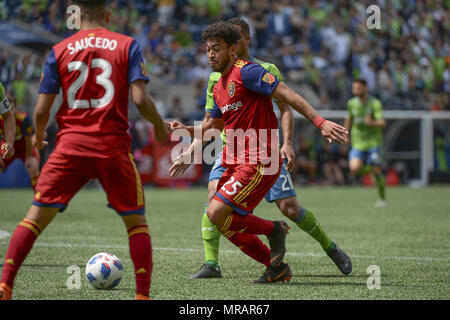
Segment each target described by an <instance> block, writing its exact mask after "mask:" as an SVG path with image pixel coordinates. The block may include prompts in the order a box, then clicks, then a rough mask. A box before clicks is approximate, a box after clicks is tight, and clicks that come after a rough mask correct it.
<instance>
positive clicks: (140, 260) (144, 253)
mask: <svg viewBox="0 0 450 320" xmlns="http://www.w3.org/2000/svg"><path fill="white" fill-rule="evenodd" d="M128 241H129V245H130V256H131V260H132V261H133V264H134V274H135V277H136V294H143V295H145V296H150V283H151V276H152V269H153V259H152V242H151V238H150V234H149V233H148V227H147V225H145V224H140V225H137V226H135V227H133V228H131V229H129V230H128Z"/></svg>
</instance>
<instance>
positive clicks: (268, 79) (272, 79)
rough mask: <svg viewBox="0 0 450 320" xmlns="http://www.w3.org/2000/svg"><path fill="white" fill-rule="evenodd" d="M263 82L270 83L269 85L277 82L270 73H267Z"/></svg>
mask: <svg viewBox="0 0 450 320" xmlns="http://www.w3.org/2000/svg"><path fill="white" fill-rule="evenodd" d="M262 81H264V82H265V83H268V84H269V85H271V84H272V83H274V82H275V77H274V76H273V75H271V74H270V73H268V72H267V73H266V74H265V75H264V76H263V77H262Z"/></svg>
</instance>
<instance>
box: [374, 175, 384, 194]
mask: <svg viewBox="0 0 450 320" xmlns="http://www.w3.org/2000/svg"><path fill="white" fill-rule="evenodd" d="M375 183H376V185H377V190H378V196H379V197H380V199H383V200H385V199H386V194H385V186H386V184H385V181H384V176H383V174H378V175H375Z"/></svg>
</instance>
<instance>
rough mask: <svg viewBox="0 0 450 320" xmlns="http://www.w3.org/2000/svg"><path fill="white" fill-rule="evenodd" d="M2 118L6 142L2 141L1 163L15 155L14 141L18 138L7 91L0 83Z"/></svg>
mask: <svg viewBox="0 0 450 320" xmlns="http://www.w3.org/2000/svg"><path fill="white" fill-rule="evenodd" d="M0 117H2V118H3V121H4V139H5V140H4V141H1V140H0V162H1V161H2V159H6V158H9V157H12V155H13V154H14V139H15V137H16V119H15V118H14V113H13V111H12V109H11V106H10V105H9V101H8V98H7V97H6V90H5V87H4V86H3V84H2V83H1V82H0Z"/></svg>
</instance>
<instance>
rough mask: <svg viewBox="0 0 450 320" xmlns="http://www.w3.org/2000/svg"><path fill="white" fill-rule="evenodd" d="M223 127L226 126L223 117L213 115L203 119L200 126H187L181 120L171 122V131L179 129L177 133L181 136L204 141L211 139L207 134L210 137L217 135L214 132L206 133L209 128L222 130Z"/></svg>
mask: <svg viewBox="0 0 450 320" xmlns="http://www.w3.org/2000/svg"><path fill="white" fill-rule="evenodd" d="M223 127H224V123H223V119H222V118H213V117H209V119H208V120H206V121H205V120H204V121H202V123H201V125H198V126H186V125H184V124H183V123H181V122H179V121H172V122H171V123H170V131H171V132H174V131H177V132H176V133H177V135H179V136H187V137H191V138H196V139H201V140H203V141H209V140H211V138H207V136H210V137H212V136H215V135H214V134H212V135H206V133H207V131H208V130H211V129H216V130H219V131H222V130H223Z"/></svg>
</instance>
